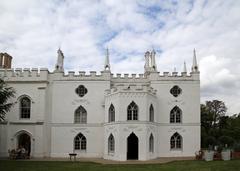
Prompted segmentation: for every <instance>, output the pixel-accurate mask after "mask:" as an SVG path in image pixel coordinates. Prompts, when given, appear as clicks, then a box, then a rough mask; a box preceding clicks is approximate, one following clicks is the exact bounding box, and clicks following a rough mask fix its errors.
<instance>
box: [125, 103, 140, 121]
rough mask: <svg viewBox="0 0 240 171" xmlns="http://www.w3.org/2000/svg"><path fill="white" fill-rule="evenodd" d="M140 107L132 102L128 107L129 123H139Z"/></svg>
mask: <svg viewBox="0 0 240 171" xmlns="http://www.w3.org/2000/svg"><path fill="white" fill-rule="evenodd" d="M138 111H139V108H138V105H137V104H136V103H135V102H134V101H132V102H131V103H130V104H129V105H128V107H127V120H128V121H137V120H138Z"/></svg>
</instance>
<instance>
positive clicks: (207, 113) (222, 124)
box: [201, 100, 240, 148]
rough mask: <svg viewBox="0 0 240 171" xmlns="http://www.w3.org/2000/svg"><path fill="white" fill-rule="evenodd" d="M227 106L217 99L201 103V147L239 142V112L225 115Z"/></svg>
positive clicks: (229, 144) (230, 144)
mask: <svg viewBox="0 0 240 171" xmlns="http://www.w3.org/2000/svg"><path fill="white" fill-rule="evenodd" d="M226 112H227V107H226V106H225V104H224V102H222V101H219V100H213V101H206V103H205V104H201V139H202V141H201V142H202V144H201V145H202V148H208V147H209V146H210V145H219V146H226V145H227V146H228V147H229V146H233V145H234V143H235V144H236V143H240V113H239V114H235V115H233V116H225V115H226Z"/></svg>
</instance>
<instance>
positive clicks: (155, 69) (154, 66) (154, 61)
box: [151, 49, 157, 71]
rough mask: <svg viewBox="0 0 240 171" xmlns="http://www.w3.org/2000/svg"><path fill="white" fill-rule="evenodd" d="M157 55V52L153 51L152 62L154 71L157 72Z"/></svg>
mask: <svg viewBox="0 0 240 171" xmlns="http://www.w3.org/2000/svg"><path fill="white" fill-rule="evenodd" d="M155 55H156V52H155V50H154V49H153V50H152V52H151V62H152V66H151V67H152V69H153V71H157V65H156V60H155Z"/></svg>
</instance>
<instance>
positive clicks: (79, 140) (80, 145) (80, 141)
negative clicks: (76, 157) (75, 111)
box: [74, 133, 87, 150]
mask: <svg viewBox="0 0 240 171" xmlns="http://www.w3.org/2000/svg"><path fill="white" fill-rule="evenodd" d="M86 149H87V139H86V137H85V136H84V135H83V134H82V133H79V134H78V135H77V136H76V137H75V138H74V150H86Z"/></svg>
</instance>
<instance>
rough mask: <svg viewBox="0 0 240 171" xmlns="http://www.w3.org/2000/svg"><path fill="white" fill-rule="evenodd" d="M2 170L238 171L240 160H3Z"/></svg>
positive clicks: (1, 163)
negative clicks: (112, 162)
mask: <svg viewBox="0 0 240 171" xmlns="http://www.w3.org/2000/svg"><path fill="white" fill-rule="evenodd" d="M0 170H1V171H15V170H16V171H48V170H50V171H73V170H74V171H76V170H79V171H131V170H134V171H145V170H147V171H153V170H157V171H225V170H226V171H237V170H240V160H231V161H212V162H205V161H175V162H170V163H166V164H138V165H122V164H121V165H102V164H97V163H87V162H67V161H65V162H63V161H16V160H15V161H14V160H1V161H0Z"/></svg>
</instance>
